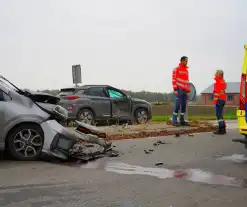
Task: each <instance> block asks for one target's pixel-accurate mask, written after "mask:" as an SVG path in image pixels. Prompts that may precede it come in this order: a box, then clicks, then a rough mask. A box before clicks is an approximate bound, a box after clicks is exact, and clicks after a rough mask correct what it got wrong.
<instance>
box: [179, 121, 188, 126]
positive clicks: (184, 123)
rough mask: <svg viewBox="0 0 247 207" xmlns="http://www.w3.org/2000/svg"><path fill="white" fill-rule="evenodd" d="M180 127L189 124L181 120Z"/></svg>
mask: <svg viewBox="0 0 247 207" xmlns="http://www.w3.org/2000/svg"><path fill="white" fill-rule="evenodd" d="M180 125H181V126H189V123H188V122H186V121H184V120H182V121H180Z"/></svg>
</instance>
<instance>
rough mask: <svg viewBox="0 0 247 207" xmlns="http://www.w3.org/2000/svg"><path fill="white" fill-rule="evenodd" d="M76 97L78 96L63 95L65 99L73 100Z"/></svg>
mask: <svg viewBox="0 0 247 207" xmlns="http://www.w3.org/2000/svg"><path fill="white" fill-rule="evenodd" d="M78 98H79V96H67V97H65V99H67V100H75V99H78Z"/></svg>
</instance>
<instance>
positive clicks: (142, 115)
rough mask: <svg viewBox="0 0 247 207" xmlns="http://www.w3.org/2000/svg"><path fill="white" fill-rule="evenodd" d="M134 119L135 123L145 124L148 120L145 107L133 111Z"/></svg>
mask: <svg viewBox="0 0 247 207" xmlns="http://www.w3.org/2000/svg"><path fill="white" fill-rule="evenodd" d="M135 120H136V123H137V124H146V123H147V122H148V114H147V111H146V109H144V108H141V109H137V110H136V112H135Z"/></svg>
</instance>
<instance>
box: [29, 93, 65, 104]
mask: <svg viewBox="0 0 247 207" xmlns="http://www.w3.org/2000/svg"><path fill="white" fill-rule="evenodd" d="M31 98H32V100H33V101H35V102H38V103H47V104H54V105H56V104H57V103H58V102H59V101H60V98H59V97H56V96H53V95H51V94H48V93H43V92H31Z"/></svg>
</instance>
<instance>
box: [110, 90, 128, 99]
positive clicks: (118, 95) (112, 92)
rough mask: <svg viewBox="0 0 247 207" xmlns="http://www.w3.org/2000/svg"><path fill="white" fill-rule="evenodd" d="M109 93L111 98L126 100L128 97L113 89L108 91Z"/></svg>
mask: <svg viewBox="0 0 247 207" xmlns="http://www.w3.org/2000/svg"><path fill="white" fill-rule="evenodd" d="M107 92H108V93H109V96H110V97H111V98H125V97H126V96H125V95H124V94H123V93H121V92H119V91H116V90H113V89H107Z"/></svg>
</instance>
